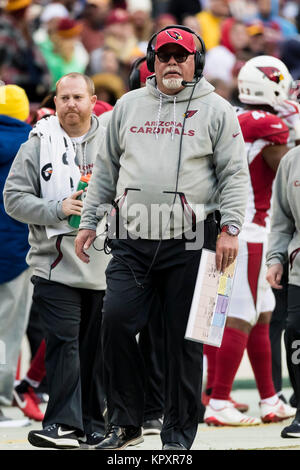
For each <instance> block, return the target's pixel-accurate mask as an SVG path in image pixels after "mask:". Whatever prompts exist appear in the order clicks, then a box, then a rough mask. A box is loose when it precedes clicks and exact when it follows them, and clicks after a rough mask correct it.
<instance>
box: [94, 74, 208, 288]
mask: <svg viewBox="0 0 300 470" xmlns="http://www.w3.org/2000/svg"><path fill="white" fill-rule="evenodd" d="M198 82H199V79H198V80H196V81H195V84H194V86H193V89H192V92H191V94H190V97H189V101H188V104H187V107H186V110H185V113H184V117H183V125H182V131H181V134H180V141H179V155H178V163H177V171H176V184H175V191H174V199H173V202H172V206H171V213H170V217H169V220H168V222H167V225H166V227H165V229H164V231H163V234H162V237H161V238H160V240H159V242H158V245H157V247H156V250H155V253H154V256H153V258H152V261H151V263H150V266H149V268H148V270H147V272H146V274H145V277H144V279H143V282H139V281H138V279H137V277H136V275H135V272H134V270H133V268H132V267H131V266H130V264H129V263H127V262H126V261H124V260H123V259H122V258H120V257H119V256H116V255H113V257H114V258H115V259H117V260H118V261H119V262H120V263H121V264H124V265H126V266H127V267H128V268H129V269H130V271H131V272H132V275H133V277H134V280H135V283H136V285H137V287H140V288H142V289H144V282H145V280H146V279H147V278H148V276H149V274H150V272H151V270H152V268H153V265H154V263H155V261H156V258H157V255H158V252H159V249H160V247H161V243H162V241H163V237H164V235H165V233H166V231H167V228H168V227H169V224H170V222H171V217H172V214H173V210H174V205H175V201H176V196H177V190H178V183H179V170H180V165H181V154H182V141H183V134H184V128H185V122H186V116H187V112H188V109H189V106H190V103H191V100H192V97H193V94H194V91H195V87H196V85H197V83H198ZM103 234H105V231H104V232H102V233H100V234H99V235H97V236H96V238H95V240H96V239H97V238H98V237H100V236H101V235H103ZM95 240H94V241H93V247H94V249H95V250H96V251H103V252H104V253H105V254H107V255H108V254H110V252H111V250H110V249H109V241H108V238H107V237H106V238H105V240H104V248H101V249H100V250H99V249H98V248H96V247H95V245H94V243H95Z"/></svg>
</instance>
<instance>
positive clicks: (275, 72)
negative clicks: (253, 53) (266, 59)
mask: <svg viewBox="0 0 300 470" xmlns="http://www.w3.org/2000/svg"><path fill="white" fill-rule="evenodd" d="M257 68H258V70H260V71H261V72H262V73H263V74H264V75H265V76H266V77H267V78H268V79H269V80H271V82H275V83H279V82H281V80H283V79H284V76H283V75H282V73H281V72H280V70H279V69H277V68H276V67H257Z"/></svg>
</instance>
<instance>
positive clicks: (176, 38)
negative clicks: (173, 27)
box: [167, 31, 182, 41]
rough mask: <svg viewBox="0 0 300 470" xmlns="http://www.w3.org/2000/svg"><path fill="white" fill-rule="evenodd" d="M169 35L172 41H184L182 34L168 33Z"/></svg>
mask: <svg viewBox="0 0 300 470" xmlns="http://www.w3.org/2000/svg"><path fill="white" fill-rule="evenodd" d="M167 35H168V36H170V38H171V39H175V41H179V40H180V39H182V36H181V34H180V33H178V32H177V31H167Z"/></svg>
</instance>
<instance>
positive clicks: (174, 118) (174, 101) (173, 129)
mask: <svg viewBox="0 0 300 470" xmlns="http://www.w3.org/2000/svg"><path fill="white" fill-rule="evenodd" d="M176 100H177V96H174V99H173V122H172V131H171V139H172V140H174V135H175V127H176ZM162 101H163V95H162V93H159V105H158V112H157V118H156V121H155V129H154V134H155V138H156V139H158V126H159V121H160V114H161V108H162Z"/></svg>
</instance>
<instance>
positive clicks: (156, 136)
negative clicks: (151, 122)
mask: <svg viewBox="0 0 300 470" xmlns="http://www.w3.org/2000/svg"><path fill="white" fill-rule="evenodd" d="M161 107H162V94H161V93H160V94H159V105H158V112H157V118H156V122H155V129H154V134H155V138H156V139H158V126H159V121H160V113H161Z"/></svg>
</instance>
